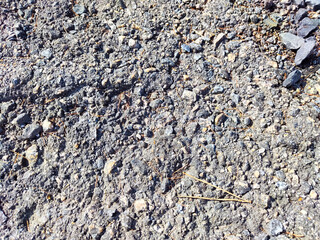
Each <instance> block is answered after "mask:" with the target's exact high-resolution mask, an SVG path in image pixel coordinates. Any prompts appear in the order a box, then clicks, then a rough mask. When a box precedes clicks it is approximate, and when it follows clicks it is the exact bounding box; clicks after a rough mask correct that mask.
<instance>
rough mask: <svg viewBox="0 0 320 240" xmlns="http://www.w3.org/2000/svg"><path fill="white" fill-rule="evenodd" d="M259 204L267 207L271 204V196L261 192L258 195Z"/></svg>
mask: <svg viewBox="0 0 320 240" xmlns="http://www.w3.org/2000/svg"><path fill="white" fill-rule="evenodd" d="M260 204H261V205H262V207H263V208H265V209H267V208H269V207H270V205H271V197H270V196H269V195H267V194H261V196H260Z"/></svg>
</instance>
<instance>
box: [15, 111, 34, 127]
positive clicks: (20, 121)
mask: <svg viewBox="0 0 320 240" xmlns="http://www.w3.org/2000/svg"><path fill="white" fill-rule="evenodd" d="M30 122H31V118H30V116H29V114H27V113H21V114H19V115H18V116H17V117H16V118H15V119H14V120H13V123H14V124H16V125H18V126H21V125H26V124H28V123H30Z"/></svg>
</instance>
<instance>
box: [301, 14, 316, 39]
mask: <svg viewBox="0 0 320 240" xmlns="http://www.w3.org/2000/svg"><path fill="white" fill-rule="evenodd" d="M318 24H319V23H318V21H317V20H316V19H310V18H308V17H305V18H304V19H302V21H301V22H300V24H299V27H298V29H297V33H298V36H301V37H306V36H308V35H309V33H310V32H312V31H313V30H315V29H316V28H317V27H318Z"/></svg>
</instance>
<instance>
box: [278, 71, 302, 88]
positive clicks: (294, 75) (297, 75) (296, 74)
mask: <svg viewBox="0 0 320 240" xmlns="http://www.w3.org/2000/svg"><path fill="white" fill-rule="evenodd" d="M300 79H301V72H300V71H299V70H294V71H293V72H291V73H290V74H289V75H288V77H287V78H286V80H284V82H283V83H282V86H284V87H286V88H288V87H292V86H293V85H295V84H296V83H298V82H299V81H300Z"/></svg>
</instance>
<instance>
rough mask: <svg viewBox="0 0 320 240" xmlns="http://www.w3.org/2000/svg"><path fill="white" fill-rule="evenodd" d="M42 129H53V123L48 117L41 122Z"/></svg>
mask: <svg viewBox="0 0 320 240" xmlns="http://www.w3.org/2000/svg"><path fill="white" fill-rule="evenodd" d="M42 129H43V131H44V132H50V131H52V130H53V129H54V125H53V123H52V122H50V121H49V120H48V119H46V120H44V121H43V122H42Z"/></svg>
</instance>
